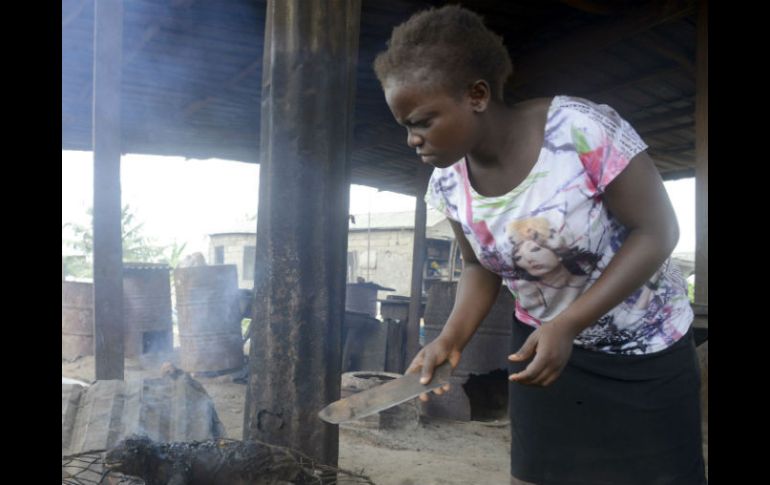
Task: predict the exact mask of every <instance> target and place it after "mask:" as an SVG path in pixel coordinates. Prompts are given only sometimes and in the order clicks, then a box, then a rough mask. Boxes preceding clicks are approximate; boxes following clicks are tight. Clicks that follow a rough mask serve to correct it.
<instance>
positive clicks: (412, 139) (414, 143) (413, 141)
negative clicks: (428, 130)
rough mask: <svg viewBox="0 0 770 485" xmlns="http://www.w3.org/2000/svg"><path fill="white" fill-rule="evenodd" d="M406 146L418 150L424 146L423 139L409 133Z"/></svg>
mask: <svg viewBox="0 0 770 485" xmlns="http://www.w3.org/2000/svg"><path fill="white" fill-rule="evenodd" d="M406 144H407V145H409V148H417V147H419V146H422V144H423V139H422V137H421V136H419V135H415V134H414V133H411V132H407V134H406Z"/></svg>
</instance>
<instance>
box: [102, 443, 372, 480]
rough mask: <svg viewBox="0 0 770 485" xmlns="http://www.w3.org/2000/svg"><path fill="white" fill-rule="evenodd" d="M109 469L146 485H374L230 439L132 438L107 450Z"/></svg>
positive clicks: (301, 458) (267, 447) (262, 446)
mask: <svg viewBox="0 0 770 485" xmlns="http://www.w3.org/2000/svg"><path fill="white" fill-rule="evenodd" d="M105 467H106V468H107V469H109V470H112V471H117V472H121V473H124V474H126V475H131V476H138V477H141V478H142V479H144V481H145V482H146V484H147V485H221V484H229V485H288V484H295V485H309V484H343V483H349V484H372V482H371V481H370V480H369V479H368V478H367V477H364V476H361V475H355V474H353V473H350V472H346V471H343V470H339V469H337V468H334V467H330V466H325V465H319V464H316V463H314V462H313V461H312V460H311V459H310V458H308V457H306V456H304V455H302V454H301V453H298V452H296V451H293V450H290V449H288V448H282V447H279V446H272V445H268V444H266V443H262V442H259V441H237V440H230V439H216V440H207V441H196V442H189V443H156V442H153V441H152V440H150V439H149V438H147V437H144V436H132V437H129V438H127V439H126V440H124V441H122V442H120V443H119V444H118V445H117V446H116V447H114V448H113V449H111V450H109V452H108V453H107V455H106V458H105ZM372 485H373V484H372Z"/></svg>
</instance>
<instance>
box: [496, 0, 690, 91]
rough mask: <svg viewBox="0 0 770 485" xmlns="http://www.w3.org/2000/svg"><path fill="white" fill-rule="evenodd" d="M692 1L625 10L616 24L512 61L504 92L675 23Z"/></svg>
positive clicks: (583, 31) (593, 28)
mask: <svg viewBox="0 0 770 485" xmlns="http://www.w3.org/2000/svg"><path fill="white" fill-rule="evenodd" d="M694 9H695V2H694V0H668V1H665V2H662V3H661V2H653V3H652V4H648V5H644V6H642V7H638V8H635V9H631V10H628V11H627V13H626V15H624V16H623V17H621V18H620V19H619V20H618V19H616V18H611V19H606V20H602V21H599V22H596V23H594V24H591V25H590V26H588V27H585V28H582V29H580V30H578V31H575V32H573V33H571V34H569V35H567V36H565V37H561V38H557V39H555V40H554V41H553V42H552V43H551V44H550V45H547V46H545V47H543V48H540V49H537V50H535V51H533V52H530V53H529V54H526V55H525V56H524V57H522V58H520V59H514V74H513V76H512V78H511V81H510V83H509V84H508V85H506V90H509V89H515V88H517V87H520V86H522V85H524V84H527V83H531V82H533V81H535V80H537V79H538V78H540V77H542V76H545V75H547V74H552V73H555V72H556V71H557V70H561V69H562V68H563V66H564V65H567V64H574V63H578V62H582V61H583V59H585V53H586V52H596V51H601V50H604V49H606V48H607V47H609V46H610V45H612V44H615V43H616V42H619V41H621V40H623V39H626V38H628V37H631V36H633V35H636V34H638V33H640V32H645V31H647V30H649V29H651V28H653V27H655V26H656V25H660V24H664V23H667V22H670V21H672V20H676V19H678V18H681V17H683V16H685V15H688V14H690V13H692V12H693V11H694Z"/></svg>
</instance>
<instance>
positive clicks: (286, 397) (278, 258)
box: [243, 0, 361, 465]
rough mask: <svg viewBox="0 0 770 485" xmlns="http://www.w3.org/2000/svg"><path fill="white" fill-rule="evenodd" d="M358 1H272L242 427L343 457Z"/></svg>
mask: <svg viewBox="0 0 770 485" xmlns="http://www.w3.org/2000/svg"><path fill="white" fill-rule="evenodd" d="M360 13H361V2H360V0H328V1H323V2H306V1H304V0H268V2H267V13H266V27H265V47H264V65H263V77H262V113H261V116H262V118H261V120H262V121H261V130H262V132H261V143H260V152H261V159H260V187H259V215H258V217H257V257H256V265H255V280H254V283H255V293H256V294H255V300H254V302H255V305H254V313H253V321H254V325H253V328H252V338H251V352H250V362H249V370H250V375H249V384H248V391H247V395H246V409H245V413H244V433H243V435H244V438H245V439H249V438H254V439H259V440H262V441H265V442H268V443H272V444H275V445H280V446H287V447H291V448H293V449H296V450H299V451H301V452H303V453H304V454H306V455H308V456H310V457H311V458H313V459H314V460H317V461H320V462H322V463H326V464H330V465H335V464H336V463H337V458H338V445H339V433H338V427H337V426H333V425H330V424H326V423H324V422H323V421H321V420H320V419H319V418H318V411H320V410H321V409H322V408H323V407H325V406H326V405H327V404H329V403H331V402H333V401H335V400H337V399H339V397H340V378H341V375H340V369H341V347H342V345H341V333H342V320H343V318H344V310H345V279H346V278H345V276H346V269H347V264H346V263H347V234H348V211H349V194H350V146H351V135H352V125H353V102H354V93H355V74H356V61H357V57H358V32H359V28H360Z"/></svg>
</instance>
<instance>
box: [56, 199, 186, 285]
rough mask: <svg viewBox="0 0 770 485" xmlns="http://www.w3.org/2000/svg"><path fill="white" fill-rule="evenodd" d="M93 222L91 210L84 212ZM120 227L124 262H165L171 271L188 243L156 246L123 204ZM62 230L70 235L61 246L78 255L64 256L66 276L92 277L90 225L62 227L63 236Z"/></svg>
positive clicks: (91, 232) (134, 215)
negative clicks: (68, 231)
mask: <svg viewBox="0 0 770 485" xmlns="http://www.w3.org/2000/svg"><path fill="white" fill-rule="evenodd" d="M86 213H87V214H88V216H89V218H90V219H91V220H93V208H91V207H89V208H88V209H87V210H86ZM120 216H121V228H122V237H123V261H126V262H139V263H166V264H168V265H169V266H171V267H172V268H174V267H176V265H177V264H179V260H180V259H181V257H182V253H183V252H184V249H185V247H186V246H187V243H182V244H179V243H178V242H176V241H174V242H173V244H171V245H160V244H157V243H156V242H155V241H154V240H153V239H152V238H150V237H148V236H146V235H145V234H144V223H143V222H139V221H138V220H137V219H136V214H135V213H134V212H133V211H132V210H131V207H130V206H129V205H128V204H126V205H125V206H123V209H122V210H121V214H120ZM65 229H69V230H70V232H71V235H72V236H71V238H69V239H66V240H65V239H63V240H62V243H63V245H64V246H67V247H70V248H71V249H73V250H75V251H76V252H77V253H79V254H78V255H75V256H63V257H62V264H63V265H64V273H65V275H67V276H75V277H78V278H92V277H93V251H94V244H93V240H94V238H93V223H91V224H88V225H82V224H77V223H72V222H67V223H64V224H62V237H63V238H64V232H65Z"/></svg>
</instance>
